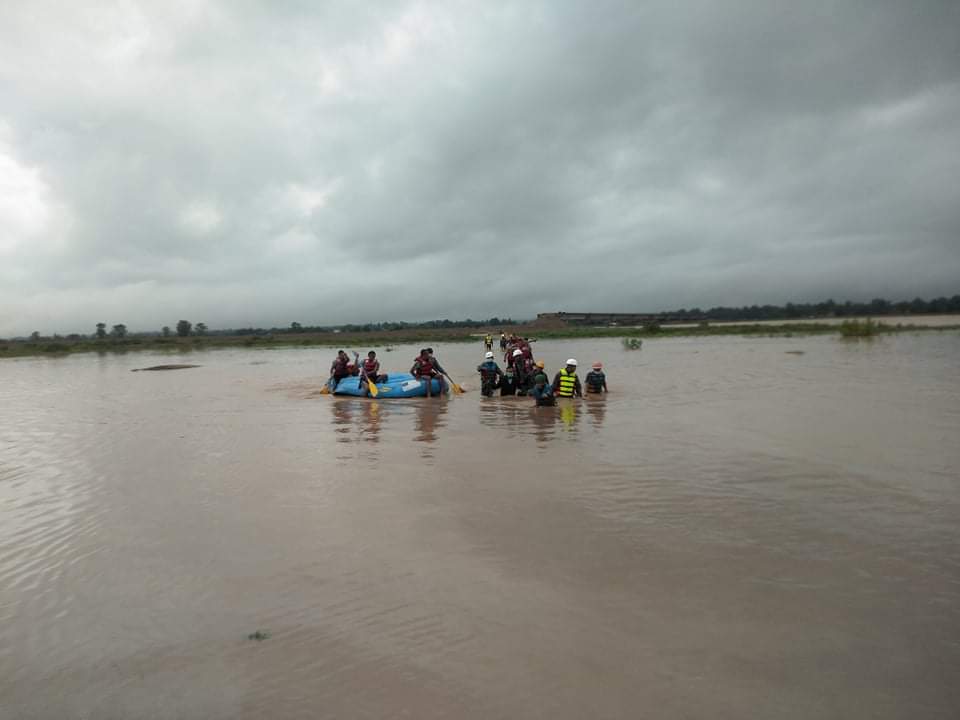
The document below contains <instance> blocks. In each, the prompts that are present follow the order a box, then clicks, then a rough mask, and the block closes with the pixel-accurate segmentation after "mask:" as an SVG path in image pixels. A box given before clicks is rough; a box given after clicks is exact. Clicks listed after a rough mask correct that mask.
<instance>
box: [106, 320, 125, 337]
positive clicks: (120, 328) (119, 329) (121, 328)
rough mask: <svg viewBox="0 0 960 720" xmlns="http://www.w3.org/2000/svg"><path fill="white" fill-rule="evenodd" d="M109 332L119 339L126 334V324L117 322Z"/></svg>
mask: <svg viewBox="0 0 960 720" xmlns="http://www.w3.org/2000/svg"><path fill="white" fill-rule="evenodd" d="M110 334H111V335H113V336H114V337H115V338H120V339H121V340H122V339H123V338H125V337H126V336H127V326H126V325H124V324H123V323H119V324H117V325H114V326H113V330H111V331H110Z"/></svg>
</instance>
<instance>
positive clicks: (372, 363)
mask: <svg viewBox="0 0 960 720" xmlns="http://www.w3.org/2000/svg"><path fill="white" fill-rule="evenodd" d="M367 380H369V381H370V382H372V383H373V384H374V385H376V384H378V383H385V382H386V381H387V376H386V375H381V374H380V361H379V360H377V354H376V353H375V352H374V351H373V350H371V351H370V352H368V353H367V359H366V360H364V361H363V362H362V363H360V384H361V385H362V386H364V388H366V393H367V395H369V394H370V388H369V386H368V385H367V382H366V381H367Z"/></svg>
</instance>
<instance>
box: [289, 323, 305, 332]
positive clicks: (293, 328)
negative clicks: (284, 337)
mask: <svg viewBox="0 0 960 720" xmlns="http://www.w3.org/2000/svg"><path fill="white" fill-rule="evenodd" d="M290 332H295V333H297V332H303V325H301V324H300V323H298V322H292V323H290Z"/></svg>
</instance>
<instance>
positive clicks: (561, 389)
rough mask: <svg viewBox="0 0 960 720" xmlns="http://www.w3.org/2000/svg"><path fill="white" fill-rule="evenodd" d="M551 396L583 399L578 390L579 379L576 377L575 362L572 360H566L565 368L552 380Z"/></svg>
mask: <svg viewBox="0 0 960 720" xmlns="http://www.w3.org/2000/svg"><path fill="white" fill-rule="evenodd" d="M553 394H554V395H556V396H557V397H574V396H576V397H583V391H582V390H581V388H580V378H578V377H577V361H576V360H575V359H574V358H570V359H569V360H567V365H566V367H562V368H560V371H559V372H558V373H557V374H556V375H555V376H554V378H553Z"/></svg>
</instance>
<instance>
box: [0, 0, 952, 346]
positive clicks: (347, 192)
mask: <svg viewBox="0 0 960 720" xmlns="http://www.w3.org/2000/svg"><path fill="white" fill-rule="evenodd" d="M6 15H7V18H6V19H7V22H5V23H4V25H3V27H2V28H0V190H6V192H5V195H6V197H7V199H6V200H2V199H0V335H2V334H12V333H15V332H29V331H30V330H32V329H34V328H40V329H42V330H43V331H45V332H53V331H55V330H59V331H69V330H74V329H84V328H86V327H87V326H90V325H91V324H92V323H94V322H96V321H98V320H105V321H106V320H110V321H111V322H112V321H116V322H120V321H124V322H126V323H127V324H129V325H130V326H131V327H135V328H153V327H158V326H159V325H162V324H171V323H172V322H175V321H176V319H178V318H179V317H184V316H185V317H190V318H193V319H195V320H204V321H205V322H207V324H208V325H213V326H231V325H249V324H260V325H271V324H286V323H288V322H289V321H291V320H295V319H296V320H299V321H301V322H308V323H329V322H341V321H367V320H382V319H400V318H407V319H417V318H427V317H451V318H454V317H463V316H467V315H472V316H474V317H477V316H489V315H512V316H515V317H529V316H531V315H532V314H534V313H536V312H538V311H545V310H554V309H570V310H573V309H578V308H581V309H582V308H587V309H597V310H599V309H611V310H618V309H619V310H636V309H650V310H652V309H658V308H669V307H677V306H692V305H701V306H707V305H714V304H721V303H725V304H733V303H738V304H739V303H754V302H757V303H763V302H786V301H788V300H815V299H821V298H822V297H825V296H828V295H830V296H834V297H836V298H846V297H852V298H862V297H867V296H871V297H872V296H874V295H888V296H891V297H901V296H913V295H917V294H920V295H933V294H942V293H950V294H952V293H954V292H957V287H956V282H957V278H958V277H960V247H958V230H960V212H958V210H957V209H956V208H957V205H958V203H957V202H956V196H957V186H956V178H957V177H960V131H958V130H957V124H956V118H957V117H958V111H960V73H958V70H960V68H958V65H960V60H958V58H960V33H957V32H956V31H955V30H956V28H957V27H960V11H958V6H957V4H956V3H952V2H940V3H938V2H916V3H900V2H890V3H880V2H829V3H828V2H811V3H794V4H789V3H771V2H735V3H729V2H728V3H715V2H706V1H704V2H688V3H679V4H678V3H666V2H662V3H661V2H651V3H636V2H624V3H617V2H600V3H583V2H568V3H560V2H542V3H534V2H522V3H483V4H477V3H400V2H397V3H382V4H380V5H376V6H374V5H372V4H369V3H329V4H323V5H322V6H318V7H314V4H312V3H306V4H305V3H292V2H291V3H263V4H258V3H248V4H234V3H221V4H204V5H201V6H196V7H195V6H193V5H191V4H189V3H185V4H179V5H172V4H171V5H162V6H155V5H152V4H151V5H147V4H144V5H141V6H137V5H130V6H126V7H124V8H117V7H115V6H112V5H111V6H109V7H106V6H105V7H104V8H102V9H98V8H97V7H96V6H95V5H87V6H86V7H84V8H82V9H81V8H75V9H68V10H64V9H63V7H62V6H61V5H59V4H50V5H46V6H45V5H43V4H38V3H22V4H19V5H13V6H12V7H11V8H10V10H9V11H8V12H7V13H6ZM0 194H4V193H0ZM118 313H121V314H122V315H123V317H116V315H117V314H118Z"/></svg>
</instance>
